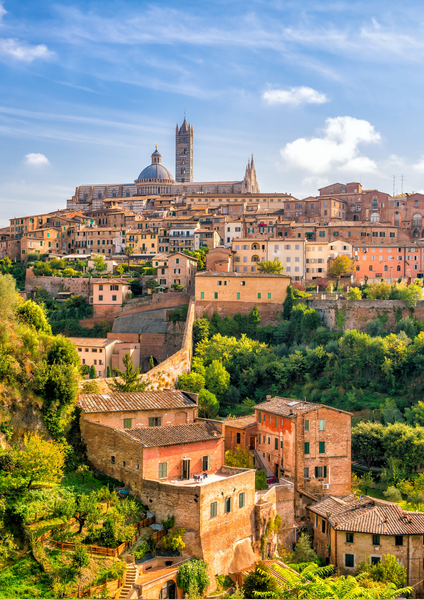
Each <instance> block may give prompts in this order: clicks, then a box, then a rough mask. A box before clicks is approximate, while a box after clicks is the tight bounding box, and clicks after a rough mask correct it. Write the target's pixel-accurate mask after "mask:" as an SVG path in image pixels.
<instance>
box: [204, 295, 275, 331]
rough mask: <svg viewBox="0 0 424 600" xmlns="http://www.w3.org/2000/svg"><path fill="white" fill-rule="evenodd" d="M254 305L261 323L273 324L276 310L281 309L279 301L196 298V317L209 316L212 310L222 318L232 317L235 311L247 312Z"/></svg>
mask: <svg viewBox="0 0 424 600" xmlns="http://www.w3.org/2000/svg"><path fill="white" fill-rule="evenodd" d="M255 306H257V307H258V310H259V314H260V315H261V325H269V324H273V323H274V322H275V321H276V319H277V315H278V311H282V310H283V305H282V304H281V303H279V302H269V303H261V302H242V301H241V300H237V301H234V302H227V301H224V300H196V317H199V318H201V317H203V315H204V314H207V315H208V316H209V318H211V317H212V315H213V313H214V312H217V313H218V314H219V315H220V317H222V318H224V317H226V316H227V315H229V316H230V317H233V316H234V315H235V314H236V313H241V314H248V313H250V311H251V310H252V309H253V308H254V307H255Z"/></svg>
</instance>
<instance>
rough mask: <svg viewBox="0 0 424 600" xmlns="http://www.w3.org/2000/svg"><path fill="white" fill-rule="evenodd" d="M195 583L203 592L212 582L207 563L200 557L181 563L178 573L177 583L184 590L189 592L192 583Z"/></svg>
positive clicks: (200, 591) (199, 590) (200, 592)
mask: <svg viewBox="0 0 424 600" xmlns="http://www.w3.org/2000/svg"><path fill="white" fill-rule="evenodd" d="M193 583H195V584H196V586H197V590H198V592H199V594H202V593H203V592H204V591H205V590H206V589H207V588H208V587H209V584H210V581H209V577H208V572H207V565H206V563H205V562H204V561H203V560H201V559H198V558H195V559H193V560H190V561H189V562H186V563H184V564H183V565H181V567H180V568H179V569H178V573H177V585H178V587H179V588H181V589H182V590H183V592H186V593H188V592H189V589H190V584H193Z"/></svg>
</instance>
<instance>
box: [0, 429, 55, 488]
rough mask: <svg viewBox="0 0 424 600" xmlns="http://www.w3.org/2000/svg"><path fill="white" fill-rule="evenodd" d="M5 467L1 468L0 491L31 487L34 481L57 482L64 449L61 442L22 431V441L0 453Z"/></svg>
mask: <svg viewBox="0 0 424 600" xmlns="http://www.w3.org/2000/svg"><path fill="white" fill-rule="evenodd" d="M0 456H2V458H3V461H4V462H5V464H7V465H8V469H7V470H3V471H0V492H2V491H3V492H4V491H6V490H9V489H10V490H11V489H27V490H30V489H31V488H32V487H33V486H34V484H35V483H37V482H43V483H44V484H48V483H57V482H58V481H60V480H61V478H62V476H63V468H64V464H65V452H64V449H63V446H62V444H60V443H59V442H54V441H50V440H45V439H43V437H42V436H40V435H38V434H37V433H33V434H25V435H24V437H23V440H22V442H21V444H18V445H16V446H14V447H13V448H12V449H11V450H5V451H3V452H2V454H1V455H0Z"/></svg>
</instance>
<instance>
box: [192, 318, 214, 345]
mask: <svg viewBox="0 0 424 600" xmlns="http://www.w3.org/2000/svg"><path fill="white" fill-rule="evenodd" d="M209 335H210V321H209V319H208V318H206V317H203V319H196V320H195V321H194V325H193V343H194V345H195V346H196V344H197V343H198V342H203V341H204V340H208V339H209Z"/></svg>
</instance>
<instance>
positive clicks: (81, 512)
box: [73, 491, 101, 533]
mask: <svg viewBox="0 0 424 600" xmlns="http://www.w3.org/2000/svg"><path fill="white" fill-rule="evenodd" d="M100 515H101V510H100V507H99V505H98V501H97V494H96V492H94V491H93V492H90V494H80V495H79V496H78V497H77V499H76V503H75V507H74V514H73V517H74V519H76V520H77V521H78V523H79V529H78V533H81V532H82V530H83V528H84V526H85V524H86V523H87V525H95V524H96V523H97V521H98V520H99V518H100Z"/></svg>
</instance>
